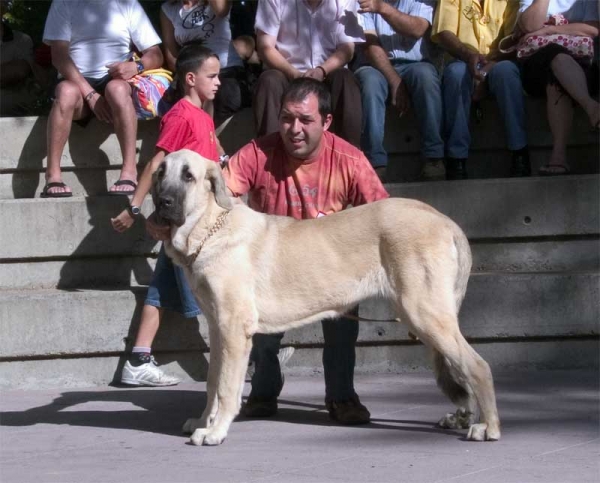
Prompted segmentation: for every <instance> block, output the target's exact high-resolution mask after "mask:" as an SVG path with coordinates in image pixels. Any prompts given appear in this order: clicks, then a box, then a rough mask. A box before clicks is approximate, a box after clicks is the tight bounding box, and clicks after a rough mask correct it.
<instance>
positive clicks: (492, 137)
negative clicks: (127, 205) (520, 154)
mask: <svg viewBox="0 0 600 483" xmlns="http://www.w3.org/2000/svg"><path fill="white" fill-rule="evenodd" d="M526 107H527V111H528V138H529V145H530V148H531V160H532V166H533V169H534V172H537V169H538V168H539V166H541V165H543V164H546V163H547V161H548V157H549V153H550V149H551V147H552V138H551V135H550V131H549V129H548V126H547V122H546V121H545V119H546V114H545V104H544V101H542V100H539V99H527V101H526ZM482 108H483V112H484V116H483V118H482V119H481V121H478V120H476V119H475V118H473V119H472V122H471V129H472V146H471V152H470V157H469V163H468V171H469V175H470V177H471V178H474V179H478V178H503V177H507V176H508V174H509V167H510V154H509V153H508V152H507V151H506V149H505V140H504V133H503V124H502V121H501V119H500V118H499V113H498V109H497V106H496V104H495V102H494V101H492V100H486V101H484V102H483V103H482ZM46 125H47V119H46V118H45V117H22V118H1V119H0V129H1V130H2V133H3V135H4V139H7V140H8V139H10V142H3V143H1V144H0V199H12V198H33V197H37V196H39V193H40V191H41V189H42V187H43V186H44V179H43V172H44V169H45V166H46V149H47V148H46V142H47V140H46ZM253 126H254V121H253V117H252V111H251V110H250V109H244V110H242V111H240V112H239V113H237V114H236V115H235V116H233V117H232V118H231V119H230V120H229V121H228V122H226V123H224V124H223V125H222V126H220V127H219V129H218V130H217V134H218V136H219V139H220V141H221V144H222V145H223V147H224V148H225V150H226V151H227V152H228V153H229V154H233V153H234V152H235V151H237V150H238V149H239V148H240V147H241V146H243V145H244V144H246V143H247V142H249V141H250V140H251V139H252V138H253V137H254V135H255V132H254V127H253ZM416 126H417V123H416V120H415V118H414V114H413V113H412V112H409V113H407V114H406V115H404V116H402V118H398V116H397V114H396V113H395V111H394V110H393V109H389V110H388V112H387V119H386V133H385V146H386V149H387V151H388V155H389V167H388V179H389V180H390V181H397V182H399V181H413V180H415V179H416V178H417V176H418V174H419V172H420V168H421V162H422V161H421V159H420V156H419V134H418V131H417V128H416ZM157 136H158V121H156V120H153V121H144V122H139V123H138V141H137V148H138V161H139V164H140V167H141V166H142V165H143V164H145V163H146V162H147V161H148V160H149V159H150V158H151V157H152V156H153V154H154V144H155V142H156V138H157ZM569 147H570V149H569V158H570V160H571V167H572V169H573V172H574V173H576V174H590V173H598V171H599V166H598V158H599V157H600V143H599V139H598V136H597V134H595V133H593V132H592V131H591V130H590V127H589V122H588V120H587V117H586V116H585V114H584V113H583V111H581V110H576V115H575V118H574V125H573V129H572V132H571V135H570V137H569ZM121 162H122V159H121V152H120V148H119V143H118V140H117V138H116V136H115V134H114V133H113V132H112V128H111V126H108V125H106V124H103V123H100V122H98V121H97V120H95V119H93V120H92V121H91V122H90V123H89V124H88V126H86V127H85V128H82V127H80V126H78V125H73V128H72V131H71V135H70V137H69V142H68V144H67V146H66V147H65V150H64V153H63V157H62V161H61V164H62V166H63V167H64V169H65V173H64V181H65V182H66V183H67V184H69V186H70V187H71V189H72V190H73V192H74V194H75V195H76V196H84V195H97V194H102V193H105V192H106V190H107V188H108V187H109V186H110V185H111V184H112V183H113V182H114V181H115V180H116V179H117V177H118V172H119V168H120V167H121Z"/></svg>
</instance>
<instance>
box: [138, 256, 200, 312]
mask: <svg viewBox="0 0 600 483" xmlns="http://www.w3.org/2000/svg"><path fill="white" fill-rule="evenodd" d="M144 304H145V305H152V306H153V307H159V308H163V309H169V310H174V311H175V312H179V313H180V314H183V316H184V317H187V318H192V317H196V316H198V315H200V314H201V313H202V311H201V310H200V307H198V303H197V302H196V298H195V297H194V294H193V292H192V289H191V288H190V287H189V285H188V283H187V280H186V279H185V274H184V273H183V269H182V268H181V267H178V266H176V265H174V264H173V262H172V261H171V259H170V258H169V257H168V256H167V254H166V253H165V248H164V246H162V247H161V248H160V252H159V254H158V260H157V261H156V268H155V269H154V276H153V277H152V281H151V282H150V285H149V286H148V294H147V295H146V300H144Z"/></svg>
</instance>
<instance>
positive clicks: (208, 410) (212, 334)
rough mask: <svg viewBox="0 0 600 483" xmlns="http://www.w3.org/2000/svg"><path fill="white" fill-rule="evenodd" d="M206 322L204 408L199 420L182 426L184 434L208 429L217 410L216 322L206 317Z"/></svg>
mask: <svg viewBox="0 0 600 483" xmlns="http://www.w3.org/2000/svg"><path fill="white" fill-rule="evenodd" d="M207 321H208V343H209V346H210V363H209V365H208V377H207V380H206V407H205V408H204V411H202V416H200V418H189V419H188V420H187V421H186V422H185V424H184V425H183V432H184V433H185V434H192V433H193V432H194V431H196V429H202V428H208V427H209V426H210V425H211V424H212V422H213V421H214V419H215V417H216V416H217V412H218V410H219V400H218V398H217V378H218V374H219V372H220V371H221V366H220V364H221V361H220V354H221V348H220V338H219V334H218V330H217V329H216V321H214V320H212V319H211V318H209V317H208V316H207Z"/></svg>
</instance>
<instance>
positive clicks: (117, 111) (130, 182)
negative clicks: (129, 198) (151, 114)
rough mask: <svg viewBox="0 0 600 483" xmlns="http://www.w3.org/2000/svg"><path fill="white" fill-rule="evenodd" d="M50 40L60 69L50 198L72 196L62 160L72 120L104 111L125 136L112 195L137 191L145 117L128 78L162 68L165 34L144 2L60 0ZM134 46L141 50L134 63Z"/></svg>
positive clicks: (51, 131) (49, 25)
mask: <svg viewBox="0 0 600 483" xmlns="http://www.w3.org/2000/svg"><path fill="white" fill-rule="evenodd" d="M44 42H45V43H47V44H49V45H50V47H51V50H52V62H53V64H54V66H55V67H56V70H57V71H58V73H59V80H58V84H57V85H56V89H55V99H54V104H53V106H52V110H51V111H50V115H49V117H48V166H47V169H46V185H45V186H44V190H43V191H42V196H43V197H68V196H72V194H73V193H72V191H71V189H70V188H69V187H68V186H67V185H66V184H65V183H63V182H62V175H61V169H60V160H61V157H62V153H63V150H64V147H65V145H66V143H67V140H68V138H69V134H70V132H71V123H72V121H83V122H84V123H85V122H86V121H88V120H89V119H90V118H91V116H96V117H97V118H98V119H99V120H100V121H102V122H106V123H112V124H113V125H114V128H115V132H116V134H117V138H118V140H119V145H120V147H121V154H122V156H123V167H122V169H121V174H120V177H119V181H117V182H116V183H115V184H114V185H113V186H112V187H111V188H110V191H109V193H110V194H119V195H129V194H132V193H133V192H134V191H135V187H136V179H137V169H136V146H135V143H136V137H137V118H136V113H135V109H134V106H133V102H132V99H131V86H130V85H129V83H128V82H127V80H128V79H130V78H132V77H133V76H135V75H136V74H139V73H141V72H143V71H144V70H147V69H156V68H159V67H161V65H162V62H163V56H162V53H161V51H160V48H159V46H158V45H159V44H160V37H159V36H158V34H157V33H156V32H155V30H154V28H153V27H152V24H151V23H150V20H149V19H148V16H147V15H146V13H145V12H144V10H143V9H142V6H141V5H140V4H139V2H138V1H137V0H127V1H120V0H107V1H104V2H98V1H94V0H82V1H80V2H71V1H68V0H55V1H54V2H52V5H51V7H50V11H49V12H48V18H47V19H46V27H45V30H44ZM132 46H133V47H134V48H135V49H136V50H137V51H139V52H141V54H142V55H141V59H140V60H139V61H133V60H131V59H132V51H131V49H132Z"/></svg>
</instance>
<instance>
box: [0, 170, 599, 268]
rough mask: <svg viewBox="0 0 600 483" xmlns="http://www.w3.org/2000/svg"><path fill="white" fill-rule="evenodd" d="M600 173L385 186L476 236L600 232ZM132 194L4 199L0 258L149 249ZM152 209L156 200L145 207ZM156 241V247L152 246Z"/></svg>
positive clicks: (0, 204)
mask: <svg viewBox="0 0 600 483" xmlns="http://www.w3.org/2000/svg"><path fill="white" fill-rule="evenodd" d="M599 181H600V177H599V176H597V175H581V176H564V177H554V178H531V179H505V180H468V181H455V182H448V181H441V182H437V183H408V184H407V183H405V184H394V185H387V189H388V191H389V192H390V194H391V195H392V196H402V197H406V198H415V199H420V200H423V201H425V202H427V203H430V204H431V205H432V206H434V207H435V208H437V209H438V210H440V211H441V212H442V213H444V214H446V215H447V216H449V217H450V218H452V219H453V220H455V221H456V222H457V223H458V224H459V225H460V226H461V227H462V228H463V230H464V231H465V232H466V234H467V236H468V237H469V238H470V239H472V240H474V239H486V240H489V239H494V238H518V237H547V236H558V235H560V236H563V237H564V236H582V235H585V236H587V235H598V232H599V220H600V217H599V209H598V207H599V206H600V205H599V191H600V190H599V188H600V182H599ZM127 204H128V200H127V197H121V196H119V197H115V196H104V197H100V196H99V197H88V198H80V197H74V198H67V199H62V200H55V199H53V200H35V199H31V200H0V226H7V227H10V229H9V230H2V231H1V232H0V260H4V261H7V260H11V259H24V258H42V257H70V256H105V255H115V254H126V255H139V254H143V253H148V247H149V244H148V241H147V240H146V236H145V234H144V229H143V226H142V223H135V224H134V227H132V229H130V230H129V231H128V232H126V233H125V234H118V233H116V232H115V231H114V230H113V229H112V227H111V225H110V218H111V217H114V216H115V215H116V214H118V213H119V212H120V211H121V210H122V209H123V208H125V207H126V206H127ZM143 211H144V213H145V214H149V213H150V212H151V211H152V204H151V200H150V199H147V200H146V202H145V203H144V206H143ZM152 246H153V245H152Z"/></svg>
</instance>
